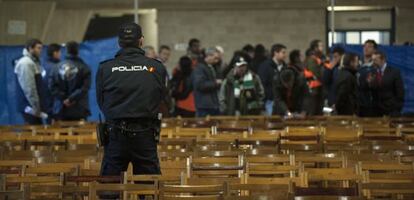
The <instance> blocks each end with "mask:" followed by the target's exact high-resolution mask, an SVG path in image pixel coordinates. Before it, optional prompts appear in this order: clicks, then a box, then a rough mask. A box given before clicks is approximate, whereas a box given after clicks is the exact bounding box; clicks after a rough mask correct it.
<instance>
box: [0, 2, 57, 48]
mask: <svg viewBox="0 0 414 200" xmlns="http://www.w3.org/2000/svg"><path fill="white" fill-rule="evenodd" d="M55 5H56V4H55V3H54V2H50V1H48V2H24V3H23V2H11V1H7V2H1V3H0V45H13V44H22V43H24V41H26V40H27V39H29V38H43V36H44V34H45V30H46V29H47V26H48V22H49V21H50V16H51V14H52V13H53V11H54V9H55ZM11 21H19V22H23V23H25V24H26V33H25V34H22V35H20V34H9V33H8V24H9V22H11Z"/></svg>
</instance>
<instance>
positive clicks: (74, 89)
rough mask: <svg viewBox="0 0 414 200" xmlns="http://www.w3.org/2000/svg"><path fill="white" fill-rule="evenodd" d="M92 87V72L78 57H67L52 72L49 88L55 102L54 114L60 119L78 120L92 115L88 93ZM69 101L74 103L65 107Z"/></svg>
mask: <svg viewBox="0 0 414 200" xmlns="http://www.w3.org/2000/svg"><path fill="white" fill-rule="evenodd" d="M90 87H91V70H90V69H89V66H88V65H86V64H85V63H84V62H83V60H82V59H81V58H79V57H77V56H67V57H66V60H64V61H62V62H61V63H59V64H58V66H57V67H55V68H54V69H53V70H52V74H51V79H50V82H49V88H50V91H51V93H52V94H53V96H54V98H55V101H54V106H53V113H54V114H55V115H58V118H59V117H60V118H63V119H68V118H69V119H78V118H86V117H87V116H89V115H90V110H89V97H88V91H89V89H90ZM66 99H69V100H70V102H71V103H74V104H73V105H72V106H70V107H65V106H63V101H64V100H66Z"/></svg>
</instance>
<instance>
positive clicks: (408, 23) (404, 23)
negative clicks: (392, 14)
mask: <svg viewBox="0 0 414 200" xmlns="http://www.w3.org/2000/svg"><path fill="white" fill-rule="evenodd" d="M413 20H414V8H398V9H397V12H396V28H395V29H396V30H395V32H396V43H397V44H402V43H404V42H406V41H411V42H414V21H413Z"/></svg>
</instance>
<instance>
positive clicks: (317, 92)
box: [306, 87, 324, 116]
mask: <svg viewBox="0 0 414 200" xmlns="http://www.w3.org/2000/svg"><path fill="white" fill-rule="evenodd" d="M323 101H324V99H323V89H322V87H318V88H314V89H313V90H312V92H311V93H310V94H309V96H308V97H307V104H306V105H307V108H306V111H307V114H308V115H310V116H317V115H323V112H322V111H323V103H324V102H323Z"/></svg>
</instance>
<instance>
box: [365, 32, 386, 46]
mask: <svg viewBox="0 0 414 200" xmlns="http://www.w3.org/2000/svg"><path fill="white" fill-rule="evenodd" d="M380 35H381V34H380V32H379V31H362V32H361V40H362V41H367V40H375V42H377V43H378V44H380V43H381V42H380Z"/></svg>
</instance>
